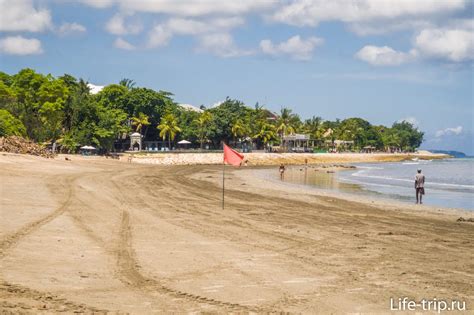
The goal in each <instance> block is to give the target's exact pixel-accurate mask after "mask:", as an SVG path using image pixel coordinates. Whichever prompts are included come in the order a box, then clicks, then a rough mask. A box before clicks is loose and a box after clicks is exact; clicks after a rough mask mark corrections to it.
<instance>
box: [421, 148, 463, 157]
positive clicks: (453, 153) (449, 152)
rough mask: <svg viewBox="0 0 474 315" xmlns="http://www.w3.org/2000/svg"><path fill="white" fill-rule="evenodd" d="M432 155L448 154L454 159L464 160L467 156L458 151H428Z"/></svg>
mask: <svg viewBox="0 0 474 315" xmlns="http://www.w3.org/2000/svg"><path fill="white" fill-rule="evenodd" d="M428 151H430V152H432V153H442V154H449V155H451V156H454V157H455V158H465V157H467V155H466V154H465V153H464V152H459V151H447V150H428Z"/></svg>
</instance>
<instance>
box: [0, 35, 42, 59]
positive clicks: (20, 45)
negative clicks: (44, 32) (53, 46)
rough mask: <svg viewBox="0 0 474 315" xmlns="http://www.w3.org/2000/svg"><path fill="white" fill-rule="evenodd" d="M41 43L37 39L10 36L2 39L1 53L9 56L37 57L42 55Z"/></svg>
mask: <svg viewBox="0 0 474 315" xmlns="http://www.w3.org/2000/svg"><path fill="white" fill-rule="evenodd" d="M42 52H43V49H42V48H41V42H40V41H39V40H37V39H36V38H24V37H22V36H10V37H6V38H2V39H0V53H4V54H7V55H20V56H25V55H37V54H41V53H42Z"/></svg>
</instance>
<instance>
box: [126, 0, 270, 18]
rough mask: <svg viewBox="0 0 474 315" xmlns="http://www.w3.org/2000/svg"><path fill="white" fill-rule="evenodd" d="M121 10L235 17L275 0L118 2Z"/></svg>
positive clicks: (268, 5) (256, 9)
mask: <svg viewBox="0 0 474 315" xmlns="http://www.w3.org/2000/svg"><path fill="white" fill-rule="evenodd" d="M118 2H119V3H120V7H121V8H122V10H130V11H138V12H154V13H165V14H171V15H177V16H203V15H210V14H224V15H236V14H244V13H249V12H252V11H259V10H263V9H266V8H269V7H271V6H273V5H274V4H275V3H276V1H275V0H267V1H255V0H239V1H222V0H187V1H176V0H140V1H126V0H118Z"/></svg>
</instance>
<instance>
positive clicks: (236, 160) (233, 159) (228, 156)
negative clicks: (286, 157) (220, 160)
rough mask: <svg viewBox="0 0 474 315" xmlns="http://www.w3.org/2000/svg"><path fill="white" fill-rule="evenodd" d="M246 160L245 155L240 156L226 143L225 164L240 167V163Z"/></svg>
mask: <svg viewBox="0 0 474 315" xmlns="http://www.w3.org/2000/svg"><path fill="white" fill-rule="evenodd" d="M243 159H244V155H243V154H240V153H239V152H237V151H235V150H233V149H232V148H231V147H229V146H227V144H225V143H224V163H227V164H230V165H234V166H240V163H241V162H242V160H243Z"/></svg>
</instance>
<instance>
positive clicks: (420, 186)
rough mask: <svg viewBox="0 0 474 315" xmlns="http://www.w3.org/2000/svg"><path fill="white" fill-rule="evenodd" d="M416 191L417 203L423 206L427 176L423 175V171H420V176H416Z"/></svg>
mask: <svg viewBox="0 0 474 315" xmlns="http://www.w3.org/2000/svg"><path fill="white" fill-rule="evenodd" d="M415 191H416V203H417V204H418V203H420V204H422V203H423V202H422V200H421V199H422V196H423V195H424V194H425V175H423V174H422V173H421V169H418V174H416V175H415Z"/></svg>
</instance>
